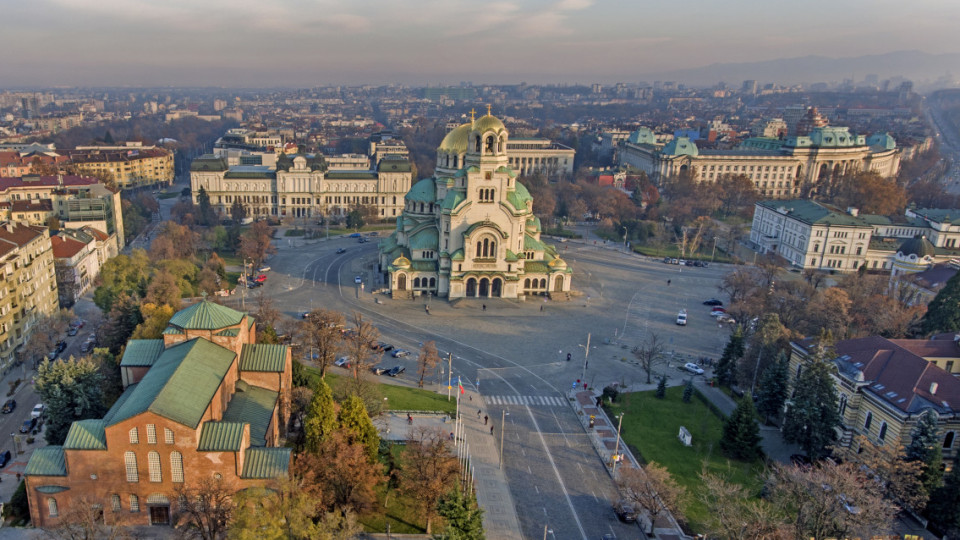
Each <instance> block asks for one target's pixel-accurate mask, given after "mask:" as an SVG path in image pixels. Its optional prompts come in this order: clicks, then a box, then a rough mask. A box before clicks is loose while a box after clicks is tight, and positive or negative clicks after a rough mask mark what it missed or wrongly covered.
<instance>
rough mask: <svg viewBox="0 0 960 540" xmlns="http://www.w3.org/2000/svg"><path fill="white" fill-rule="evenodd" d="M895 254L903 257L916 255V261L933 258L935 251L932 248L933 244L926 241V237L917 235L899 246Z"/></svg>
mask: <svg viewBox="0 0 960 540" xmlns="http://www.w3.org/2000/svg"><path fill="white" fill-rule="evenodd" d="M897 253H902V254H903V255H904V256H905V257H909V256H910V255H916V256H917V258H918V259H922V258H924V257H933V256H934V255H936V253H937V250H936V248H934V247H933V244H932V243H930V241H929V240H927V237H926V236H923V235H922V234H918V235H917V236H914V237H913V238H910V239H908V240H905V241H904V242H903V243H902V244H900V247H899V248H897Z"/></svg>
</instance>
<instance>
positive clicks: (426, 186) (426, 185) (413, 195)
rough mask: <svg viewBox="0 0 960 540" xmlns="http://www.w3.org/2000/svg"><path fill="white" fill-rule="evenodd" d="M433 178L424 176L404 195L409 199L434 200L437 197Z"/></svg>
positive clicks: (418, 200)
mask: <svg viewBox="0 0 960 540" xmlns="http://www.w3.org/2000/svg"><path fill="white" fill-rule="evenodd" d="M436 193H437V191H436V186H435V185H434V183H433V178H424V179H423V180H421V181H419V182H417V183H416V184H414V185H413V187H412V188H410V191H408V192H407V194H406V196H405V197H404V198H405V199H406V200H408V201H417V202H433V201H435V200H436V199H437V195H436Z"/></svg>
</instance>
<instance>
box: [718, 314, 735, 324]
mask: <svg viewBox="0 0 960 540" xmlns="http://www.w3.org/2000/svg"><path fill="white" fill-rule="evenodd" d="M717 322H718V323H728V324H737V320H736V319H734V318H733V317H731V316H730V315H727V314H726V313H721V314H720V315H717Z"/></svg>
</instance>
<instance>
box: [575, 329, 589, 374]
mask: <svg viewBox="0 0 960 540" xmlns="http://www.w3.org/2000/svg"><path fill="white" fill-rule="evenodd" d="M577 346H578V347H583V371H581V372H580V380H581V381H584V382H586V380H587V358H589V357H590V334H589V333H588V334H587V344H586V345H577Z"/></svg>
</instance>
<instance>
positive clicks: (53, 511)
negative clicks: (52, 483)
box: [47, 497, 60, 517]
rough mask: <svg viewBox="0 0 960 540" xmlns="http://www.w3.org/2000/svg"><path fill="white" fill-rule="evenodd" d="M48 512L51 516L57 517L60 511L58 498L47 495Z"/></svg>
mask: <svg viewBox="0 0 960 540" xmlns="http://www.w3.org/2000/svg"><path fill="white" fill-rule="evenodd" d="M47 514H48V515H49V516H50V517H57V516H59V515H60V511H59V510H58V509H57V500H56V499H54V498H53V497H47Z"/></svg>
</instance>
